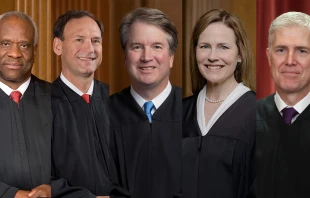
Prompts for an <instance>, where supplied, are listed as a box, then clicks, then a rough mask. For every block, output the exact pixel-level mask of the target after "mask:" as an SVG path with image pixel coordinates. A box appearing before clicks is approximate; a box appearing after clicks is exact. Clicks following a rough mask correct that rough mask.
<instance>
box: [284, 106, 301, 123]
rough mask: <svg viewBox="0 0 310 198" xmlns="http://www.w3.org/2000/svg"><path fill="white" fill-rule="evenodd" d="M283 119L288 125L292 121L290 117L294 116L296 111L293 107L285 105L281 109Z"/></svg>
mask: <svg viewBox="0 0 310 198" xmlns="http://www.w3.org/2000/svg"><path fill="white" fill-rule="evenodd" d="M282 113H283V119H284V122H285V124H287V125H290V124H291V122H292V118H293V117H295V116H296V115H297V114H298V112H297V111H296V110H295V109H294V108H293V107H286V108H284V109H283V110H282Z"/></svg>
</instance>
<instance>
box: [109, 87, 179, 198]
mask: <svg viewBox="0 0 310 198" xmlns="http://www.w3.org/2000/svg"><path fill="white" fill-rule="evenodd" d="M181 101H182V92H181V89H180V88H178V87H175V86H172V91H171V92H170V94H169V96H168V98H167V99H166V100H165V101H164V102H163V103H162V105H161V106H160V107H159V108H158V109H157V110H156V111H155V113H154V114H153V116H152V123H151V124H150V123H149V121H148V118H147V116H146V114H145V112H144V111H143V109H142V108H141V107H140V106H139V105H138V103H137V102H136V101H135V99H134V98H133V97H132V95H131V93H130V87H128V88H125V89H124V90H122V91H121V92H119V93H116V94H114V95H112V96H111V97H110V105H109V107H110V118H111V134H110V135H111V142H110V144H111V152H112V155H113V158H114V160H115V163H116V165H117V169H118V173H119V181H120V184H121V186H122V187H124V188H126V189H128V190H129V191H130V193H131V197H132V198H173V197H181V149H182V124H181V113H182V106H181V105H182V104H181Z"/></svg>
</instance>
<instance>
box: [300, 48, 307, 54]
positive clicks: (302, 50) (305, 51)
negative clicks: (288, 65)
mask: <svg viewBox="0 0 310 198" xmlns="http://www.w3.org/2000/svg"><path fill="white" fill-rule="evenodd" d="M299 52H300V53H302V54H306V53H308V51H307V50H305V49H300V50H299Z"/></svg>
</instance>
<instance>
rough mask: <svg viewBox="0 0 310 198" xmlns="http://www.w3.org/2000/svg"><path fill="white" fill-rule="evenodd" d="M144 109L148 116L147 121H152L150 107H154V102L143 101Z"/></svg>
mask: <svg viewBox="0 0 310 198" xmlns="http://www.w3.org/2000/svg"><path fill="white" fill-rule="evenodd" d="M143 106H144V111H145V113H146V115H147V117H148V118H149V121H150V122H152V113H151V112H152V109H153V108H154V104H153V102H152V101H148V102H145V103H144V105H143Z"/></svg>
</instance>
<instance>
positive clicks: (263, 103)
mask: <svg viewBox="0 0 310 198" xmlns="http://www.w3.org/2000/svg"><path fill="white" fill-rule="evenodd" d="M274 95H275V94H271V95H269V96H267V97H265V98H262V99H260V100H258V101H257V103H256V107H257V110H258V111H261V110H264V109H266V108H267V109H270V108H271V107H272V106H274V105H275V102H274Z"/></svg>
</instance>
